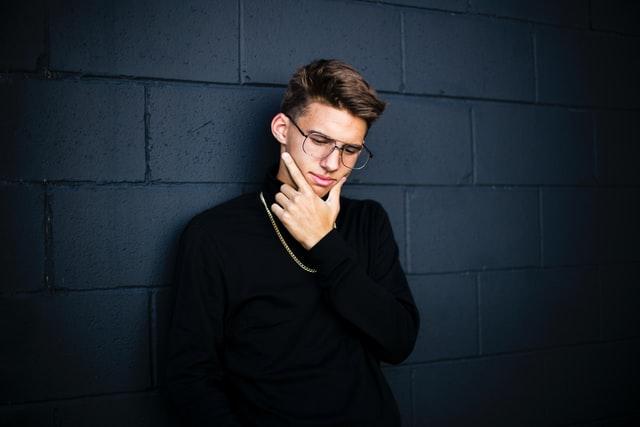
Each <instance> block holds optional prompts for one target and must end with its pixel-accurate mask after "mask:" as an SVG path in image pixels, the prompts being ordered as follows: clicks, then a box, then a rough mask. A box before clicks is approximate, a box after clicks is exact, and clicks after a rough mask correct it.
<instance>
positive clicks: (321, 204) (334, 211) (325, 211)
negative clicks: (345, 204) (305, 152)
mask: <svg viewBox="0 0 640 427" xmlns="http://www.w3.org/2000/svg"><path fill="white" fill-rule="evenodd" d="M282 160H283V161H284V164H285V166H286V167H287V169H288V170H289V174H290V175H291V178H292V179H293V181H294V182H295V183H296V185H297V186H298V189H297V190H296V189H295V188H293V187H291V186H290V185H288V184H283V185H282V186H281V187H280V192H279V193H278V194H276V203H274V204H272V205H271V211H273V213H274V214H275V215H276V216H277V217H278V219H279V220H280V221H281V222H282V223H283V224H284V226H285V227H286V228H287V230H289V233H291V235H292V236H293V237H294V239H296V240H297V241H298V242H300V244H301V245H302V246H303V247H304V248H305V249H307V250H309V249H311V248H312V247H314V246H315V244H316V243H318V242H319V241H320V240H321V239H322V238H323V237H324V236H326V235H327V234H328V233H329V232H330V231H331V229H332V228H333V224H334V223H335V222H336V218H337V217H338V212H340V191H341V189H342V185H343V184H344V183H345V182H346V180H347V178H346V177H343V178H341V179H340V181H338V182H337V183H336V184H335V185H334V186H333V188H331V190H330V191H329V197H327V200H326V201H324V200H322V199H321V198H320V197H318V196H317V195H316V193H314V191H313V189H312V188H311V186H310V185H309V183H308V182H307V181H306V180H305V179H304V176H303V175H302V172H300V169H298V166H296V164H295V162H294V161H293V159H292V158H291V156H290V155H289V153H283V154H282Z"/></svg>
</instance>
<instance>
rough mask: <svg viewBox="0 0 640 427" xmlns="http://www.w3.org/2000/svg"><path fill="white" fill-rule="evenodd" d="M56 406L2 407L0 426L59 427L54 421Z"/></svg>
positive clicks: (0, 408) (0, 409)
mask: <svg viewBox="0 0 640 427" xmlns="http://www.w3.org/2000/svg"><path fill="white" fill-rule="evenodd" d="M53 406H54V405H51V404H35V405H33V404H32V405H8V406H0V425H1V426H3V427H58V426H56V425H55V421H54V407H53Z"/></svg>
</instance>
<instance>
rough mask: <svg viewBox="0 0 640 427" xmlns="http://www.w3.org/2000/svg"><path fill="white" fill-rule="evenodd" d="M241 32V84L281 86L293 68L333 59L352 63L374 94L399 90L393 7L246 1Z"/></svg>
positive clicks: (398, 44) (397, 33)
mask: <svg viewBox="0 0 640 427" xmlns="http://www.w3.org/2000/svg"><path fill="white" fill-rule="evenodd" d="M278 22H284V23H285V25H279V24H276V23H278ZM243 29H244V34H243V35H244V40H243V41H244V63H243V68H242V76H243V80H244V81H246V82H250V83H277V84H286V83H287V82H288V81H289V78H290V77H291V74H293V72H294V71H295V70H296V69H297V68H298V67H300V66H302V65H304V64H307V63H309V62H311V61H312V60H314V59H319V58H337V59H341V60H343V61H346V62H348V63H350V64H351V65H353V66H354V67H355V68H356V69H358V70H359V71H360V72H361V73H362V74H363V76H364V77H365V79H366V80H367V81H368V82H369V83H371V85H373V87H375V88H376V89H378V90H398V89H399V88H400V86H401V82H402V70H401V63H402V60H401V41H400V38H401V34H400V13H399V11H398V10H396V9H395V8H390V7H387V6H384V5H375V4H367V3H364V2H345V1H311V0H303V1H294V0H268V1H265V0H260V1H256V0H247V1H245V2H244V14H243ZM374 46H375V48H373V47H374Z"/></svg>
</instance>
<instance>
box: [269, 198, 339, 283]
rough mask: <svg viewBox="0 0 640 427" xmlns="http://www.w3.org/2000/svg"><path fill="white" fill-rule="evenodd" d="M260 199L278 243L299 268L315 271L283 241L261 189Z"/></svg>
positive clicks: (310, 271) (315, 271)
mask: <svg viewBox="0 0 640 427" xmlns="http://www.w3.org/2000/svg"><path fill="white" fill-rule="evenodd" d="M260 200H261V201H262V205H263V206H264V209H265V210H266V211H267V215H269V220H271V225H273V229H274V230H276V234H277V235H278V239H280V243H282V246H284V248H285V249H286V251H287V253H288V254H289V256H291V258H292V259H293V260H294V261H295V262H296V264H298V265H299V266H300V268H301V269H303V270H304V271H307V272H309V273H317V272H318V270H316V269H315V268H311V267H307V266H306V265H304V264H303V263H302V261H300V260H299V259H298V257H297V256H296V255H295V254H294V253H293V251H292V250H291V248H290V247H289V245H287V242H285V240H284V237H282V234H280V229H279V228H278V224H276V221H275V220H274V219H273V215H271V211H270V210H269V208H268V207H267V202H266V201H265V200H264V196H263V195H262V191H261V192H260ZM334 227H335V225H334Z"/></svg>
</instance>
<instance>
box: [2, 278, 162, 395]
mask: <svg viewBox="0 0 640 427" xmlns="http://www.w3.org/2000/svg"><path fill="white" fill-rule="evenodd" d="M0 319H1V320H0V325H1V329H2V331H4V335H5V336H4V342H5V346H4V350H3V352H2V359H1V360H0V361H1V362H2V366H4V367H9V366H10V367H11V369H7V370H6V372H4V373H3V374H2V377H3V383H4V386H3V387H2V388H1V389H0V401H1V402H15V403H18V402H25V401H35V400H50V399H57V398H67V397H74V396H82V395H87V394H100V393H115V392H125V391H133V390H142V389H146V388H148V387H149V386H150V384H151V378H150V375H149V372H150V368H149V339H148V336H149V301H148V296H147V292H146V291H140V290H126V291H115V290H111V291H97V292H84V293H69V294H56V295H42V294H38V295H22V296H16V297H12V298H2V299H0ZM10 325H11V326H10Z"/></svg>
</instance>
